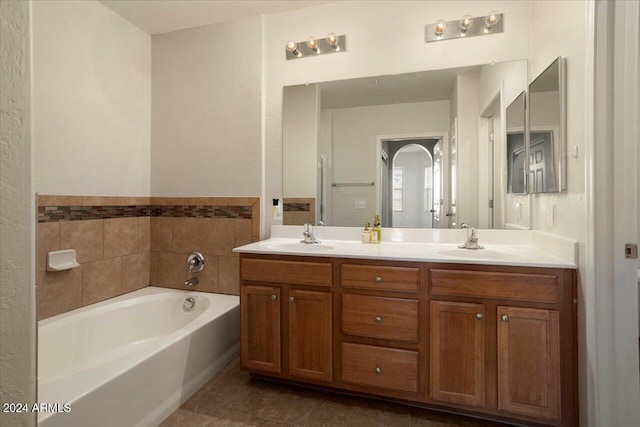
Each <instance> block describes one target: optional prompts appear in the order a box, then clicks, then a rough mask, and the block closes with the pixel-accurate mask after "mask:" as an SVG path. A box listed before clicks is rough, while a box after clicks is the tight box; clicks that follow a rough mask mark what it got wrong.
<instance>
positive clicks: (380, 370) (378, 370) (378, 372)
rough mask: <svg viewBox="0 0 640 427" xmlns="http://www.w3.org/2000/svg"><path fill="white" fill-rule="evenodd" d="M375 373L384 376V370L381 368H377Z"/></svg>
mask: <svg viewBox="0 0 640 427" xmlns="http://www.w3.org/2000/svg"><path fill="white" fill-rule="evenodd" d="M375 373H376V375H380V374H382V368H381V367H380V366H376V369H375Z"/></svg>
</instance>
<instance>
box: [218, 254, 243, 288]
mask: <svg viewBox="0 0 640 427" xmlns="http://www.w3.org/2000/svg"><path fill="white" fill-rule="evenodd" d="M218 262H219V264H220V265H219V269H220V273H219V278H220V279H219V280H220V285H219V288H220V293H223V294H232V295H239V293H240V270H239V268H240V267H239V266H240V258H239V257H235V256H234V257H226V256H221V257H220V258H219V259H218Z"/></svg>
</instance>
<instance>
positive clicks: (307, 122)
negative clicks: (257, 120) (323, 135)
mask: <svg viewBox="0 0 640 427" xmlns="http://www.w3.org/2000/svg"><path fill="white" fill-rule="evenodd" d="M284 98H285V99H286V102H284V106H285V107H284V109H283V111H282V122H283V129H282V145H283V146H284V147H286V148H285V149H284V150H283V152H282V164H283V171H282V178H283V194H284V197H303V198H315V197H316V187H317V185H318V182H317V177H316V175H317V173H318V167H317V162H318V153H319V151H318V149H319V148H318V127H319V123H320V88H319V86H318V85H316V84H312V85H308V86H307V85H302V86H291V87H288V88H286V93H285V94H284Z"/></svg>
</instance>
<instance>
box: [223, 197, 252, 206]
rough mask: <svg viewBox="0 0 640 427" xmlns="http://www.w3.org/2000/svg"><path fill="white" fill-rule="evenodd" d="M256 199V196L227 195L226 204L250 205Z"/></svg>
mask: <svg viewBox="0 0 640 427" xmlns="http://www.w3.org/2000/svg"><path fill="white" fill-rule="evenodd" d="M257 200H259V199H258V198H257V197H227V206H251V205H253V204H254V203H255V202H256V201H257Z"/></svg>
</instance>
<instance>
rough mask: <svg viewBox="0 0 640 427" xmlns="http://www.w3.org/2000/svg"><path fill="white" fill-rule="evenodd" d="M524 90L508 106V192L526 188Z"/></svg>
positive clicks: (517, 191)
mask: <svg viewBox="0 0 640 427" xmlns="http://www.w3.org/2000/svg"><path fill="white" fill-rule="evenodd" d="M524 107H525V106H524V92H522V93H521V94H520V95H518V97H517V98H516V99H515V101H513V102H512V103H511V104H509V106H508V107H507V192H508V193H515V194H521V193H525V192H526V188H525V176H526V170H525V163H526V162H525V160H526V158H527V153H526V149H525V134H524V131H525V108H524Z"/></svg>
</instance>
